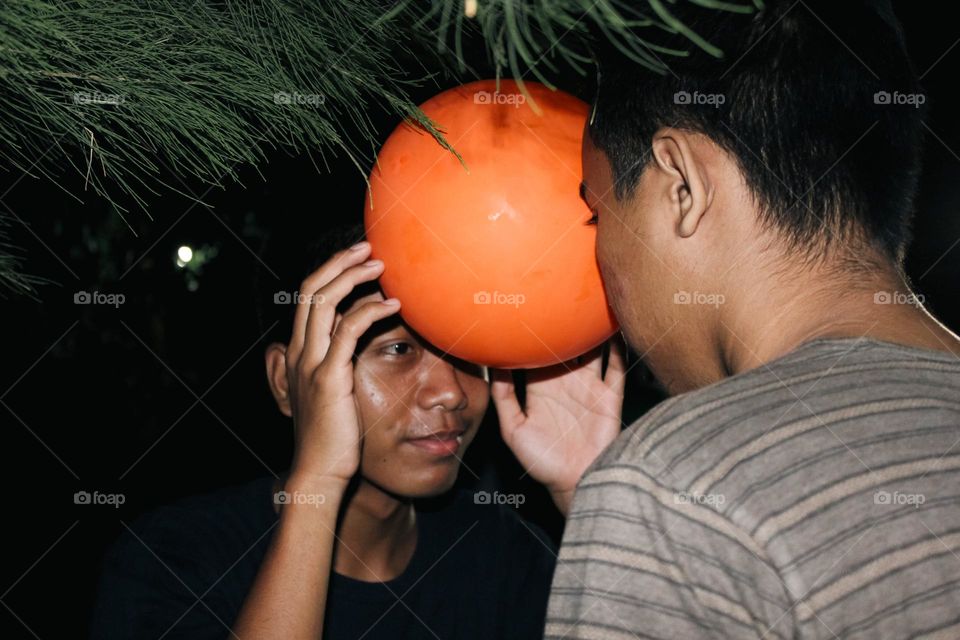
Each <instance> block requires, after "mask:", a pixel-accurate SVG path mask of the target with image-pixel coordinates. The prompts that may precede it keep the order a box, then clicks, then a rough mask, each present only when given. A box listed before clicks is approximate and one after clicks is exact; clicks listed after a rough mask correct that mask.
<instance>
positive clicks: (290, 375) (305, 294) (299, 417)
mask: <svg viewBox="0 0 960 640" xmlns="http://www.w3.org/2000/svg"><path fill="white" fill-rule="evenodd" d="M369 254H370V245H369V244H364V245H362V246H361V248H360V249H359V250H346V251H341V252H339V253H337V254H336V255H334V256H333V257H332V258H331V259H330V260H328V261H327V262H325V263H324V264H323V265H322V266H321V267H320V268H319V269H317V270H316V271H315V272H313V273H312V274H311V275H310V276H309V277H308V278H307V279H306V280H305V281H304V283H303V285H302V286H301V288H300V296H301V297H300V300H299V301H298V303H297V312H296V316H295V317H294V321H293V335H292V337H291V339H290V344H289V346H288V347H287V351H286V363H287V382H288V385H289V390H290V391H289V392H290V408H291V411H292V413H293V424H294V429H295V432H296V447H295V452H294V459H293V464H292V465H291V469H290V475H291V477H295V478H299V479H303V480H307V481H312V480H314V479H317V478H324V479H333V480H341V481H343V482H344V483H346V482H348V481H349V480H350V478H351V477H353V475H354V474H355V473H356V472H357V469H358V467H359V465H360V441H361V435H362V434H361V433H360V420H359V417H358V412H357V403H356V398H355V396H354V390H353V360H352V358H353V354H354V351H355V350H356V348H357V341H358V339H359V338H360V336H362V335H363V333H364V332H366V330H367V329H369V328H370V326H371V325H372V324H373V323H374V322H376V321H378V320H380V319H382V318H386V317H387V316H389V315H391V314H393V313H396V312H397V311H398V310H399V309H400V304H399V303H397V304H393V305H390V304H385V302H382V301H376V302H366V303H364V304H362V305H360V306H359V307H356V308H355V309H353V310H351V311H350V313H347V314H346V315H344V316H342V317H341V315H340V314H339V313H337V312H336V307H337V305H338V304H339V303H340V301H341V300H343V299H344V297H346V296H347V295H348V294H349V293H350V292H351V291H353V288H354V287H355V286H357V285H359V284H360V283H362V282H366V281H369V280H374V279H375V278H377V277H378V276H379V275H380V273H381V272H382V271H383V263H382V262H378V264H374V265H369V264H367V263H365V262H364V261H365V260H366V258H367V257H368V256H369Z"/></svg>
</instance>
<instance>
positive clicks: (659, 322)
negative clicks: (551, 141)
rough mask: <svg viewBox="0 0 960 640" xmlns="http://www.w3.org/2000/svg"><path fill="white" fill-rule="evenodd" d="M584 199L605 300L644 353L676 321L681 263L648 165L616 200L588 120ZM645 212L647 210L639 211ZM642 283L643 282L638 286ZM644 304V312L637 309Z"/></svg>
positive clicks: (605, 161)
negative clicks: (623, 198) (626, 196)
mask: <svg viewBox="0 0 960 640" xmlns="http://www.w3.org/2000/svg"><path fill="white" fill-rule="evenodd" d="M581 160H582V168H583V183H584V185H585V187H586V188H585V189H584V199H585V201H586V202H587V205H588V206H589V207H591V209H593V210H594V211H595V213H596V215H597V264H598V265H599V267H600V274H601V276H602V278H603V284H604V288H605V289H606V292H607V300H608V302H609V304H610V307H611V308H612V309H613V311H614V315H616V317H617V320H618V321H619V323H620V328H621V330H622V331H623V334H624V336H625V337H626V339H627V341H628V342H629V344H630V345H631V346H632V347H633V348H634V349H636V350H638V351H639V352H640V353H646V352H647V351H648V350H649V349H651V348H652V347H653V345H655V344H657V343H658V341H659V340H660V339H661V338H662V337H663V335H664V334H665V333H666V331H667V330H668V329H669V327H670V326H671V325H672V324H673V318H672V317H671V313H672V312H673V311H674V310H675V309H676V305H675V304H673V294H672V291H674V290H676V286H677V282H676V279H675V277H674V274H675V273H676V271H677V266H676V265H673V266H668V265H671V263H672V262H673V260H674V257H673V256H672V255H671V252H670V250H669V244H668V241H669V237H668V236H666V235H665V234H664V232H663V229H661V228H659V227H658V223H659V220H658V219H657V215H656V212H657V207H656V202H655V201H654V199H653V198H654V191H655V190H654V189H652V188H650V187H649V186H648V184H647V183H648V181H649V176H650V172H649V171H644V172H643V174H642V175H641V177H640V181H639V183H638V184H637V187H636V190H635V194H634V196H633V197H632V198H630V200H629V201H628V202H620V201H618V200H617V198H616V195H615V189H614V174H613V169H612V167H611V166H610V162H609V160H608V159H607V156H606V154H605V153H604V152H603V151H601V150H600V149H598V148H597V147H596V146H594V144H593V141H592V140H591V138H590V133H589V126H586V127H585V128H584V136H583V146H582V155H581ZM640 212H642V213H643V214H644V215H640ZM638 283H642V286H638ZM638 309H643V310H644V313H643V314H642V315H640V314H637V313H636V311H637V310H638Z"/></svg>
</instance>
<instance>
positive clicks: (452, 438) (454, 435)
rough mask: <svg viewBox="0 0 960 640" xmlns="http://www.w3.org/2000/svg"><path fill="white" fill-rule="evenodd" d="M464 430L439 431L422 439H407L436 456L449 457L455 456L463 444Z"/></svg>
mask: <svg viewBox="0 0 960 640" xmlns="http://www.w3.org/2000/svg"><path fill="white" fill-rule="evenodd" d="M463 434H464V431H463V430H462V429H457V430H450V431H438V432H436V433H431V434H430V435H427V436H423V437H420V438H407V442H408V443H410V444H411V445H413V446H415V447H417V448H418V449H421V450H422V451H426V452H427V453H430V454H432V455H435V456H440V457H448V456H452V455H454V454H455V453H456V452H457V451H458V450H459V449H460V445H461V444H462V443H463Z"/></svg>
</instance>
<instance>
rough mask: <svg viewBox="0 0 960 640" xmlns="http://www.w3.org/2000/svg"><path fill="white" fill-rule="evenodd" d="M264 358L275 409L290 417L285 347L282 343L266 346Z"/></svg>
mask: <svg viewBox="0 0 960 640" xmlns="http://www.w3.org/2000/svg"><path fill="white" fill-rule="evenodd" d="M265 356H266V363H267V383H268V384H269V385H270V393H272V394H273V399H274V400H276V401H277V408H278V409H280V413H282V414H283V415H285V416H287V417H288V418H289V417H292V416H293V411H291V410H290V386H289V384H288V382H287V345H285V344H283V343H282V342H271V343H270V344H269V345H268V346H267V351H266V354H265Z"/></svg>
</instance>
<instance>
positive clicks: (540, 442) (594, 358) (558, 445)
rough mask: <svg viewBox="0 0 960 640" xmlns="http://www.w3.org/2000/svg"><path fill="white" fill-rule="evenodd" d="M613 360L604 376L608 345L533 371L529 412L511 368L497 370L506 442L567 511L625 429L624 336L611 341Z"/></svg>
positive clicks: (494, 390) (495, 391)
mask: <svg viewBox="0 0 960 640" xmlns="http://www.w3.org/2000/svg"><path fill="white" fill-rule="evenodd" d="M608 344H609V345H610V360H609V362H608V366H607V371H606V375H604V376H603V377H601V363H602V352H603V345H601V346H600V347H597V348H595V349H593V350H591V351H590V352H588V353H586V354H584V355H583V356H581V357H580V358H579V360H580V363H578V362H577V360H576V359H575V360H573V361H571V362H566V363H561V364H558V365H553V366H550V367H544V368H541V369H532V370H529V371H528V372H527V387H526V390H527V393H526V411H524V410H523V408H521V407H520V403H519V401H518V400H517V396H516V392H515V389H514V384H513V382H512V379H511V375H510V371H508V370H504V369H495V370H494V371H493V372H492V381H493V382H492V388H491V392H492V396H493V401H494V404H495V405H496V408H497V417H498V418H499V421H500V431H501V433H502V435H503V440H504V442H506V443H507V446H509V447H510V449H511V450H512V451H513V453H514V455H516V456H517V460H519V461H520V464H522V465H523V467H524V468H525V469H526V470H527V472H528V473H529V474H530V475H531V476H532V477H533V478H534V479H535V480H537V481H539V482H540V483H542V484H543V485H544V486H546V487H547V489H549V490H550V494H551V496H552V497H553V500H554V502H555V503H556V504H557V507H558V508H559V509H560V511H561V512H563V513H564V514H566V512H567V509H568V508H569V505H570V500H571V498H572V497H573V491H574V489H575V488H576V486H577V482H579V481H580V477H581V476H582V475H583V472H584V471H585V470H586V468H587V467H588V466H590V464H591V463H592V462H593V461H594V460H595V459H596V457H597V456H598V455H600V453H601V452H602V451H603V450H604V449H606V448H607V446H608V445H609V444H610V443H611V442H612V441H613V439H614V438H616V437H617V435H618V434H619V433H620V427H621V425H622V420H621V415H622V412H623V392H624V380H625V378H626V367H625V355H624V354H625V347H624V344H623V340H622V338H621V337H620V335H619V334H618V335H616V336H614V337H613V338H611V339H610V341H609V342H608Z"/></svg>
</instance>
